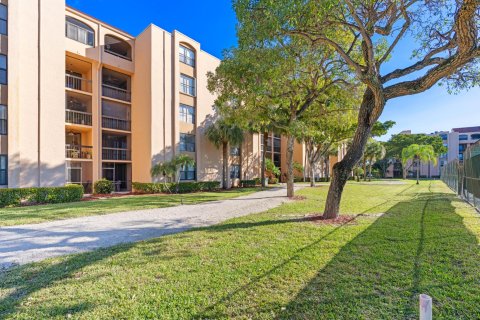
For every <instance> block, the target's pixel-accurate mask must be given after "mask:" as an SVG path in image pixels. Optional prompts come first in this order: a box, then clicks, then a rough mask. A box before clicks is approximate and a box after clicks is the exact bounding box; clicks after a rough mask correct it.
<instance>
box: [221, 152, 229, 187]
mask: <svg viewBox="0 0 480 320" xmlns="http://www.w3.org/2000/svg"><path fill="white" fill-rule="evenodd" d="M222 152H223V174H222V188H223V189H229V188H228V185H227V184H228V176H227V174H228V143H223V145H222Z"/></svg>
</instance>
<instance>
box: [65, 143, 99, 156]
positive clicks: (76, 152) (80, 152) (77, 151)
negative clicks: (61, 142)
mask: <svg viewBox="0 0 480 320" xmlns="http://www.w3.org/2000/svg"><path fill="white" fill-rule="evenodd" d="M92 150H93V147H92V146H79V145H73V144H67V145H66V146H65V157H66V158H67V159H92V155H93V153H92Z"/></svg>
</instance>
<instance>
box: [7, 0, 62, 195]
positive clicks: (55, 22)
mask: <svg viewBox="0 0 480 320" xmlns="http://www.w3.org/2000/svg"><path fill="white" fill-rule="evenodd" d="M37 1H38V0H31V1H11V2H10V4H9V22H8V23H9V28H8V29H9V39H15V41H9V59H8V77H9V79H8V83H9V85H8V96H9V101H8V104H9V106H10V107H9V124H8V129H9V130H8V132H9V135H8V144H9V186H11V187H18V186H22V187H27V186H38V185H42V186H47V185H61V184H63V183H64V181H65V168H64V162H65V141H64V121H65V120H64V117H65V116H64V113H65V111H64V110H65V95H64V92H63V90H64V89H63V88H64V74H65V70H64V69H65V62H64V61H65V55H64V52H63V43H64V39H65V35H64V28H65V27H64V3H63V1H62V0H51V1H48V2H46V1H42V2H41V5H42V7H41V8H40V12H39V11H38V10H37V9H38V2H37ZM39 14H40V28H41V29H40V30H41V31H40V43H41V45H40V57H39V55H38V49H37V43H38V40H39V38H38V35H39V31H38V21H39ZM41 70H43V72H42V71H41ZM46 70H48V72H45V71H46ZM39 72H40V77H39V76H38V74H39ZM39 79H40V83H39V82H38V80H39ZM39 97H40V106H39V103H38V102H39ZM39 110H40V112H39Z"/></svg>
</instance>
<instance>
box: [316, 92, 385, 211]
mask: <svg viewBox="0 0 480 320" xmlns="http://www.w3.org/2000/svg"><path fill="white" fill-rule="evenodd" d="M376 100H377V101H376ZM384 106H385V100H384V99H383V96H379V95H378V93H377V96H375V94H374V92H373V91H372V90H371V89H367V90H366V91H365V94H364V95H363V100H362V105H361V107H360V112H359V115H358V126H357V130H356V131H355V136H354V138H353V141H352V144H351V146H350V148H349V149H348V151H347V153H346V154H345V157H344V158H343V159H342V161H340V162H338V163H336V164H335V165H334V166H333V173H332V182H331V183H330V188H329V190H328V196H327V202H326V204H325V212H324V213H323V217H324V218H325V219H335V218H337V217H338V213H339V211H340V200H341V199H342V192H343V188H344V187H345V184H346V183H347V180H348V176H349V174H350V172H352V169H353V168H354V167H355V165H356V164H357V163H358V161H359V160H360V159H361V158H362V156H363V150H364V148H365V145H366V143H367V140H368V137H369V136H370V133H371V131H372V127H373V124H374V123H375V121H377V119H378V117H379V116H380V114H381V111H382V110H383V107H384Z"/></svg>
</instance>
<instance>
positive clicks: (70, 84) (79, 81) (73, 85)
mask: <svg viewBox="0 0 480 320" xmlns="http://www.w3.org/2000/svg"><path fill="white" fill-rule="evenodd" d="M91 83H92V81H91V80H88V79H85V78H82V77H78V76H74V75H71V74H65V87H67V88H69V89H74V90H80V91H85V92H91V89H90V87H91Z"/></svg>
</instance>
